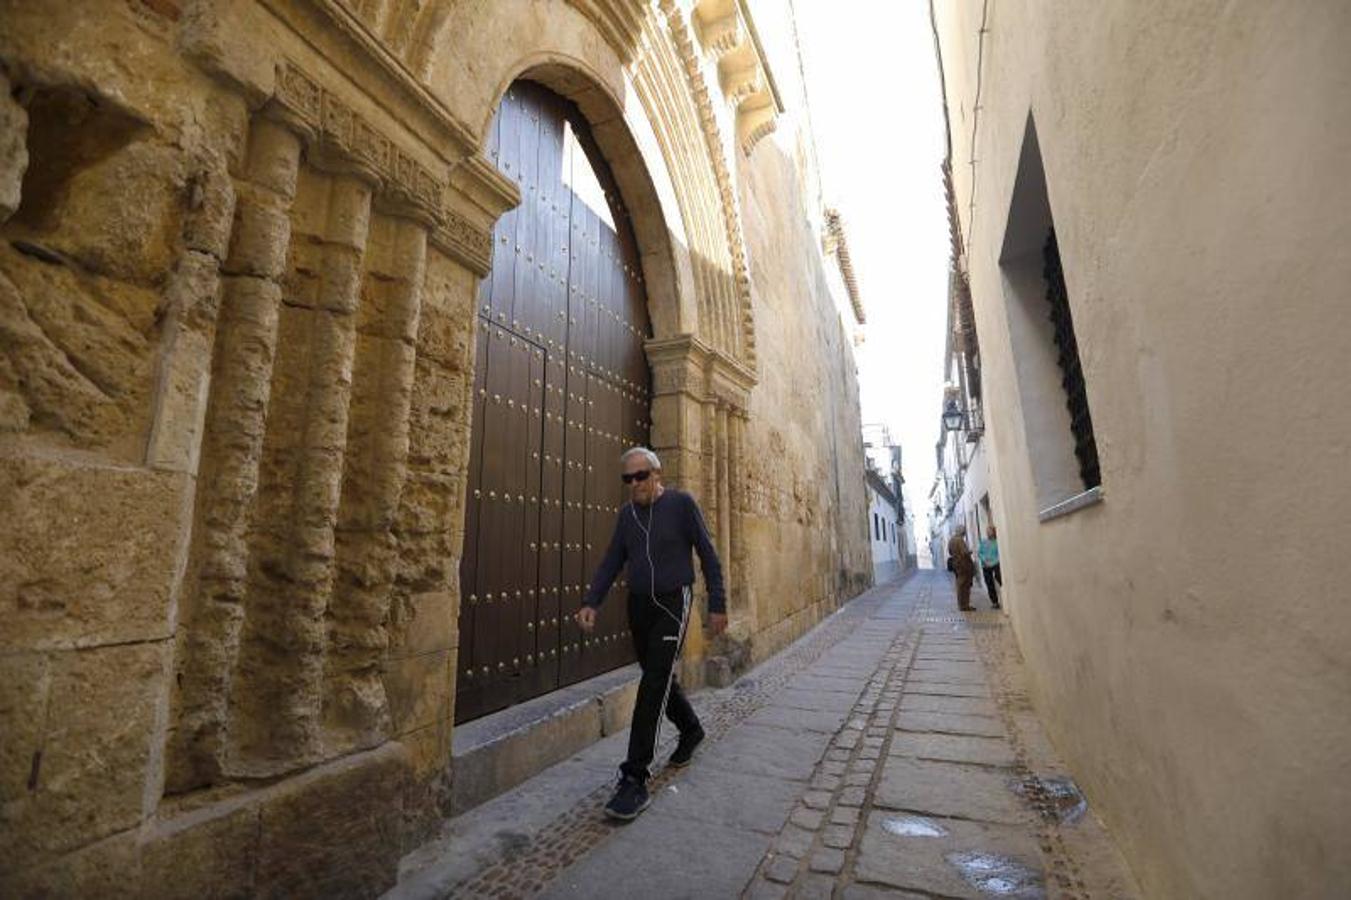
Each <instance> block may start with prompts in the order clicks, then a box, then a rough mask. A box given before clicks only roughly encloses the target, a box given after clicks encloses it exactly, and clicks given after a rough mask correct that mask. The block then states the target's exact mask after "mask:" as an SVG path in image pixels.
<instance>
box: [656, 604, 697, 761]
mask: <svg viewBox="0 0 1351 900" xmlns="http://www.w3.org/2000/svg"><path fill="white" fill-rule="evenodd" d="M690 593H691V589H690V587H689V585H686V586H685V587H683V588H681V589H680V603H681V609H680V631H679V632H678V633H677V634H676V637H675V642H676V645H675V649H674V650H673V651H672V653H671V671H670V672H668V673H667V674H666V693H664V694H662V695H661V708H660V709H659V710H657V727H656V728H653V729H652V759H653V761H654V762H655V761H656V759H657V745H658V744H660V743H661V723H662V720H663V719H665V718H666V701H667V700H670V699H671V682H673V681H674V680H675V667H676V663H677V662H679V661H680V648H681V647H682V646H683V645H684V643H685V627H686V626H687V625H689V622H690ZM652 602H653V603H656V604H657V605H658V606H660V605H661V601H659V600H658V599H657V598H656V596H653V598H652ZM673 618H674V617H673ZM662 640H667V641H669V640H671V638H662ZM647 774H648V777H649V778H650V777H652V763H648V764H647Z"/></svg>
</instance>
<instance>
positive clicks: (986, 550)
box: [980, 525, 1004, 609]
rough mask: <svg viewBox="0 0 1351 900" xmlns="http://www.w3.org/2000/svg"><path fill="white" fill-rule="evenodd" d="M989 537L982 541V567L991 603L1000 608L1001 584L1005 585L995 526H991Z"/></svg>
mask: <svg viewBox="0 0 1351 900" xmlns="http://www.w3.org/2000/svg"><path fill="white" fill-rule="evenodd" d="M989 535H990V536H989V537H988V538H986V539H985V540H983V541H981V542H980V568H981V571H982V572H984V573H985V589H986V590H987V591H989V594H990V605H991V606H993V607H994V608H995V609H999V588H997V587H995V582H998V583H999V586H1000V587H1002V586H1003V585H1004V578H1003V575H1002V574H1001V573H1000V571H999V540H998V538H997V537H995V528H994V526H993V525H991V526H990V530H989Z"/></svg>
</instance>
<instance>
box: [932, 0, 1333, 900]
mask: <svg viewBox="0 0 1351 900" xmlns="http://www.w3.org/2000/svg"><path fill="white" fill-rule="evenodd" d="M936 8H937V10H938V25H939V31H940V38H941V45H942V52H943V59H944V64H945V67H946V79H947V92H948V96H947V100H948V105H949V111H950V114H951V121H952V128H953V144H954V146H953V154H954V166H953V168H954V170H955V172H956V174H957V199H958V206H959V208H960V211H961V216H962V225H963V231H964V233H965V234H966V237H967V248H968V253H969V266H970V273H971V282H972V289H973V296H974V301H975V310H976V320H977V326H978V330H979V334H980V343H981V350H982V362H983V371H984V383H985V390H984V394H985V405H986V420H987V427H988V432H987V441H989V442H990V443H991V445H992V448H993V457H994V465H993V475H994V481H995V485H996V492H995V495H994V498H993V499H994V500H995V505H996V510H995V511H996V515H997V516H998V520H999V524H1000V526H1001V535H1000V538H1001V540H1000V543H1001V549H1002V550H1003V551H1004V553H1003V556H1004V579H1005V584H1006V586H1007V588H1006V590H1007V593H1008V596H1009V601H1010V605H1011V606H1012V610H1011V616H1012V620H1013V624H1014V626H1015V629H1016V632H1017V634H1018V638H1019V642H1020V644H1021V647H1022V650H1023V654H1024V656H1025V657H1026V659H1027V663H1028V670H1029V673H1030V675H1031V677H1032V682H1033V684H1032V686H1033V693H1034V700H1035V702H1036V705H1037V707H1038V710H1039V711H1040V712H1041V713H1042V714H1043V715H1044V716H1045V717H1046V718H1047V720H1048V722H1049V726H1050V730H1051V733H1052V735H1053V738H1054V740H1055V742H1056V743H1057V745H1058V748H1059V749H1060V750H1061V752H1062V753H1063V754H1064V755H1065V756H1066V758H1067V760H1068V761H1069V763H1070V765H1071V767H1072V769H1073V771H1074V773H1075V776H1076V778H1077V779H1078V780H1079V782H1080V785H1081V786H1082V787H1083V788H1084V790H1085V792H1086V793H1087V795H1088V796H1089V798H1090V800H1091V801H1092V803H1093V804H1094V807H1095V809H1096V810H1097V812H1098V813H1099V814H1100V815H1101V816H1102V817H1103V818H1104V819H1105V820H1106V822H1107V824H1108V826H1109V827H1110V828H1111V830H1112V831H1113V833H1114V834H1115V835H1116V837H1117V838H1118V840H1119V841H1120V843H1121V845H1122V847H1123V850H1124V851H1125V853H1126V855H1127V858H1128V859H1129V861H1130V863H1131V864H1132V866H1133V867H1134V869H1135V871H1136V874H1137V875H1138V876H1139V878H1140V880H1141V882H1142V884H1143V886H1144V889H1145V893H1146V894H1147V895H1148V896H1151V897H1215V898H1266V897H1326V896H1336V895H1339V894H1340V893H1341V892H1342V891H1344V890H1345V888H1346V886H1347V885H1348V884H1351V841H1348V839H1347V834H1348V832H1349V831H1351V777H1348V774H1347V760H1348V755H1347V754H1348V749H1347V748H1348V746H1351V702H1348V697H1351V668H1348V659H1351V604H1348V603H1347V600H1346V597H1347V593H1348V592H1347V587H1346V585H1347V583H1348V580H1349V579H1348V576H1351V564H1349V563H1348V562H1347V556H1346V553H1345V550H1344V547H1343V545H1344V543H1345V524H1346V510H1347V509H1348V508H1351V477H1349V476H1348V463H1351V403H1347V402H1346V401H1345V400H1344V398H1342V396H1341V394H1342V389H1343V385H1344V384H1345V382H1346V376H1347V370H1348V363H1347V357H1346V353H1347V348H1348V347H1351V304H1348V302H1347V299H1346V296H1347V285H1348V284H1349V283H1351V249H1349V248H1351V216H1349V215H1348V213H1347V210H1348V209H1351V179H1349V178H1348V177H1347V171H1346V170H1347V160H1349V159H1351V112H1349V111H1348V109H1349V108H1348V104H1347V98H1348V97H1349V96H1351V53H1348V52H1347V42H1348V37H1351V5H1348V4H1345V3H1341V2H1332V0H1325V2H1320V0H1309V2H1303V3H1297V4H1272V3H1267V2H1264V0H1243V2H1228V3H1224V2H1188V3H1185V4H1184V3H1176V2H1146V0H1130V2H1127V0H1116V2H1108V3H1099V4H1083V3H1070V2H1051V0H1038V2H1007V0H1005V2H998V3H989V4H988V5H983V4H981V3H975V2H968V3H956V2H952V3H938V4H936ZM983 11H988V17H989V18H988V22H987V28H988V32H987V33H986V35H985V48H984V64H983V67H982V70H981V76H980V81H981V100H980V106H981V111H980V118H979V130H978V133H977V134H976V136H975V139H974V145H973V139H972V131H973V127H974V126H975V120H974V117H973V113H972V110H973V107H974V94H975V90H976V77H975V76H976V59H977V56H978V50H977V48H978V45H979V38H978V34H977V31H978V29H979V27H980V19H981V15H982V12H983ZM1029 110H1031V112H1032V114H1033V115H1034V116H1035V119H1036V126H1037V130H1038V136H1039V139H1040V143H1041V151H1042V154H1043V161H1044V163H1045V168H1046V177H1047V183H1048V190H1049V197H1050V205H1051V209H1052V213H1053V215H1054V217H1055V224H1056V228H1057V231H1058V234H1059V238H1060V248H1061V254H1062V257H1063V261H1064V268H1065V274H1066V280H1067V285H1068V288H1069V294H1070V302H1071V306H1072V310H1073V315H1074V321H1075V329H1076V332H1077V336H1078V340H1079V346H1080V353H1081V357H1082V361H1083V365H1084V370H1085V374H1086V380H1087V385H1088V395H1089V401H1090V403H1091V406H1092V414H1093V421H1094V426H1095V430H1096V435H1097V441H1098V448H1099V455H1100V459H1101V463H1102V472H1103V490H1104V493H1105V500H1104V502H1103V503H1101V504H1100V505H1097V506H1094V507H1090V508H1087V509H1084V510H1081V511H1079V512H1076V513H1074V514H1072V515H1070V516H1067V517H1064V518H1060V519H1056V520H1053V521H1050V522H1047V523H1040V522H1039V521H1038V518H1037V501H1036V492H1035V488H1034V484H1033V479H1032V475H1031V460H1030V459H1029V454H1028V450H1027V440H1026V435H1025V431H1024V422H1023V417H1022V410H1021V409H1020V404H1019V393H1018V390H1017V387H1016V381H1015V378H1016V371H1017V361H1016V360H1015V359H1013V358H1012V355H1011V352H1010V349H1009V348H1010V346H1011V345H1010V335H1009V327H1010V326H1009V318H1008V316H1007V315H1006V313H1005V309H1004V307H1003V302H1004V299H1003V291H1002V289H1001V277H1002V273H1001V271H1000V268H999V265H998V260H997V257H998V252H999V246H1000V242H1001V241H1002V238H1003V225H1004V222H1005V220H1006V217H1007V213H1008V202H1009V197H1010V191H1011V189H1012V185H1013V175H1014V171H1015V167H1016V165H1017V160H1018V155H1019V149H1020V141H1021V139H1022V135H1023V130H1024V124H1025V122H1026V120H1027V116H1028V112H1029ZM972 158H975V159H976V160H977V163H976V165H975V167H974V169H973V167H972V166H970V165H969V164H968V162H969V160H970V159H972ZM973 171H974V193H973V192H972V191H973V181H972V177H973V176H972V174H971V173H972V172H973ZM1273 522H1280V523H1282V527H1281V528H1280V529H1276V530H1273V529H1272V527H1271V523H1273Z"/></svg>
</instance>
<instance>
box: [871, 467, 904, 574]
mask: <svg viewBox="0 0 1351 900" xmlns="http://www.w3.org/2000/svg"><path fill="white" fill-rule="evenodd" d="M874 516H876V517H877V521H878V522H880V523H881V524H882V525H884V526H885V534H884V535H883V537H882V538H880V539H879V538H878V536H877V534H878V532H877V529H876V528H875V527H874V525H873V517H874ZM893 528H896V509H895V507H893V506H892V505H891V504H890V503H888V502H887V501H886V499H885V498H884V497H883V496H882V495H881V494H879V493H878V492H877V491H875V490H873V488H872V486H871V485H869V486H868V535H869V546H870V548H871V551H872V561H873V580H874V581H875V582H876V583H877V584H881V583H882V582H884V581H887V580H889V579H891V578H894V577H896V576H897V575H899V574H900V573H901V570H902V569H903V568H904V566H903V565H902V564H901V559H902V554H901V549H900V547H901V544H900V542H901V540H902V535H901V530H900V528H896V540H895V541H894V542H893V541H892V538H891V534H892V529H893Z"/></svg>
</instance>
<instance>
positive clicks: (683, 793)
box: [644, 759, 802, 835]
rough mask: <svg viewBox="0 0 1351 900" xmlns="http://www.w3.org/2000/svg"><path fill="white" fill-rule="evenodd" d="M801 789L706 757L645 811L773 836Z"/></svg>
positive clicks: (657, 816) (662, 816)
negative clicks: (720, 764)
mask: <svg viewBox="0 0 1351 900" xmlns="http://www.w3.org/2000/svg"><path fill="white" fill-rule="evenodd" d="M801 793H802V784H801V783H800V782H797V781H790V780H787V779H783V778H769V777H765V776H761V775H750V774H747V773H746V772H739V771H731V770H725V769H721V768H718V766H717V760H716V759H714V760H708V759H704V760H701V761H700V764H699V765H698V766H692V767H691V769H690V771H689V772H688V773H687V774H686V775H684V776H683V777H681V778H679V779H676V780H675V781H673V782H671V783H670V784H668V785H667V786H666V787H665V788H664V789H663V790H662V791H660V792H659V793H658V794H657V795H656V796H655V797H654V799H653V805H652V808H651V810H650V811H649V812H648V813H645V814H644V815H645V816H653V817H656V818H669V817H672V816H674V817H677V818H688V819H692V820H697V821H700V822H709V823H712V824H715V825H724V826H727V827H731V828H743V829H747V830H750V831H762V832H764V833H765V834H768V835H777V834H778V833H779V830H780V829H781V828H783V825H784V823H785V822H787V821H788V813H789V811H790V810H791V809H792V808H793V804H794V803H796V802H797V798H798V795H799V794H801Z"/></svg>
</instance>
